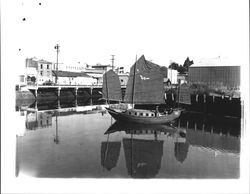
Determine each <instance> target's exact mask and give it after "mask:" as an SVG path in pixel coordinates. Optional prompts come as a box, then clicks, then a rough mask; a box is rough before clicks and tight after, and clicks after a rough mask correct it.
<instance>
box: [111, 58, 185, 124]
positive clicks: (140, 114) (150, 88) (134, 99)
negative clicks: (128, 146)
mask: <svg viewBox="0 0 250 194" xmlns="http://www.w3.org/2000/svg"><path fill="white" fill-rule="evenodd" d="M164 75H165V69H164V67H160V66H159V65H156V64H154V63H152V62H150V61H147V60H146V59H145V57H144V55H142V56H141V57H140V58H139V59H138V60H137V61H136V62H135V64H134V65H133V66H132V67H131V69H130V75H129V80H128V83H127V88H126V94H125V99H124V101H125V102H126V103H132V107H133V108H130V109H127V110H126V111H116V110H114V109H112V108H107V110H108V112H109V114H110V115H111V116H112V117H113V118H114V119H115V120H117V121H126V122H133V123H144V124H162V123H169V122H171V121H173V120H175V119H177V118H178V117H179V116H180V115H181V111H182V110H181V109H179V108H175V109H170V110H169V111H165V112H159V111H158V108H157V107H156V110H143V109H135V108H134V104H136V105H149V104H150V105H156V106H157V105H160V104H165V99H164V86H163V79H164Z"/></svg>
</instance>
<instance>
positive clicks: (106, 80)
mask: <svg viewBox="0 0 250 194" xmlns="http://www.w3.org/2000/svg"><path fill="white" fill-rule="evenodd" d="M105 84H106V88H107V96H106V98H107V103H108V104H109V92H108V79H107V70H106V72H105Z"/></svg>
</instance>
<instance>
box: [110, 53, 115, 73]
mask: <svg viewBox="0 0 250 194" xmlns="http://www.w3.org/2000/svg"><path fill="white" fill-rule="evenodd" d="M111 57H112V58H111V62H112V70H114V61H115V58H114V57H115V55H111Z"/></svg>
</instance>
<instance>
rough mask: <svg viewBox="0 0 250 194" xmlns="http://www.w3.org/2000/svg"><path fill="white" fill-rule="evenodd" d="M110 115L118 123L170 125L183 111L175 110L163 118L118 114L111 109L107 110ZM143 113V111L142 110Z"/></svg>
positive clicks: (162, 116)
mask: <svg viewBox="0 0 250 194" xmlns="http://www.w3.org/2000/svg"><path fill="white" fill-rule="evenodd" d="M106 109H107V110H108V112H109V114H110V115H111V116H112V117H113V118H114V119H115V120H117V121H122V122H132V123H142V124H162V123H170V122H172V121H173V120H175V119H177V118H179V117H180V115H181V112H182V110H180V109H176V110H173V112H172V113H171V114H166V115H161V116H154V117H149V116H135V115H129V114H127V111H125V112H117V111H115V110H113V109H111V108H106ZM140 112H141V110H140Z"/></svg>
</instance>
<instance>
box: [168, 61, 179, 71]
mask: <svg viewBox="0 0 250 194" xmlns="http://www.w3.org/2000/svg"><path fill="white" fill-rule="evenodd" d="M168 67H169V68H171V69H174V70H178V68H179V64H178V63H176V62H171V64H170V65H169V66H168Z"/></svg>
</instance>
